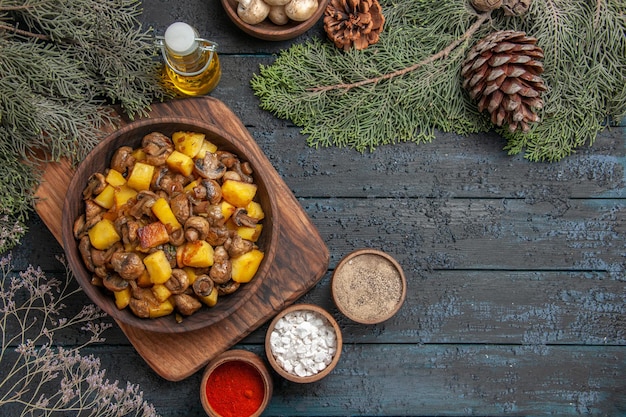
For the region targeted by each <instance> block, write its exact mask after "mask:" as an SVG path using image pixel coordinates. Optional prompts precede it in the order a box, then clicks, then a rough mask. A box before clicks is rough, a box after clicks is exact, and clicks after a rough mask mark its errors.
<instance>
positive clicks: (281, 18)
mask: <svg viewBox="0 0 626 417" xmlns="http://www.w3.org/2000/svg"><path fill="white" fill-rule="evenodd" d="M269 18H270V20H271V21H272V23H274V24H275V25H279V26H282V25H286V24H287V23H289V17H288V16H287V13H285V6H272V7H270V14H269Z"/></svg>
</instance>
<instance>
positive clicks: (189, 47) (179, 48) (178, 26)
mask: <svg viewBox="0 0 626 417" xmlns="http://www.w3.org/2000/svg"><path fill="white" fill-rule="evenodd" d="M196 36H197V34H196V31H195V29H194V28H192V27H191V26H189V25H188V24H187V23H184V22H176V23H172V24H171V25H169V26H168V28H167V29H166V30H165V36H164V40H165V46H166V47H167V49H169V50H170V51H171V52H172V53H174V54H176V55H181V56H185V55H189V54H190V53H192V52H193V51H195V50H196V49H197V48H198V42H197V41H196Z"/></svg>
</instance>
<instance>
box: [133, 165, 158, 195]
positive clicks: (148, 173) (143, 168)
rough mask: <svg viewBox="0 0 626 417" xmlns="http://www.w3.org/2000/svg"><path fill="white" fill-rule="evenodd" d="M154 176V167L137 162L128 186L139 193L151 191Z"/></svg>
mask: <svg viewBox="0 0 626 417" xmlns="http://www.w3.org/2000/svg"><path fill="white" fill-rule="evenodd" d="M152 175H154V166H153V165H149V164H146V163H143V162H137V163H136V164H135V165H134V166H133V170H132V171H131V172H130V175H129V176H128V180H127V181H126V184H127V185H128V186H129V187H131V188H134V189H135V190H137V191H144V190H149V189H150V182H152Z"/></svg>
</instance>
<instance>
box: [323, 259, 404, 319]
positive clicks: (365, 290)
mask: <svg viewBox="0 0 626 417" xmlns="http://www.w3.org/2000/svg"><path fill="white" fill-rule="evenodd" d="M331 292H332V296H333V300H334V301H335V305H336V306H337V309H338V310H339V311H340V312H341V313H342V314H343V315H345V316H346V317H348V318H349V319H350V320H352V321H355V322H357V323H362V324H376V323H381V322H383V321H385V320H388V319H390V318H391V317H392V316H393V315H395V314H396V313H397V312H398V310H400V307H402V304H403V303H404V299H405V298H406V278H405V276H404V272H403V271H402V267H401V266H400V264H398V262H397V261H396V260H395V259H394V258H392V257H391V256H390V255H388V254H387V253H385V252H382V251H379V250H375V249H360V250H357V251H354V252H352V253H350V254H348V255H347V256H346V257H345V258H343V259H342V260H341V262H339V265H337V267H336V268H335V272H333V277H332V281H331Z"/></svg>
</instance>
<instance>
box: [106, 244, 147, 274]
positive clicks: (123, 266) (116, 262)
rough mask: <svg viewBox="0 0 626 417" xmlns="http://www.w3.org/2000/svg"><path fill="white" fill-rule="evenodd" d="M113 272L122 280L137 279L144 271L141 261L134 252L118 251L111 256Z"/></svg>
mask: <svg viewBox="0 0 626 417" xmlns="http://www.w3.org/2000/svg"><path fill="white" fill-rule="evenodd" d="M111 266H112V267H113V270H114V271H115V272H117V273H118V274H120V276H121V277H122V278H123V279H126V280H129V279H137V278H139V277H140V276H141V274H143V272H144V271H145V270H146V267H145V265H144V264H143V261H142V260H141V258H140V257H139V255H137V254H136V253H134V252H124V251H118V252H115V253H114V254H113V255H112V256H111Z"/></svg>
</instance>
